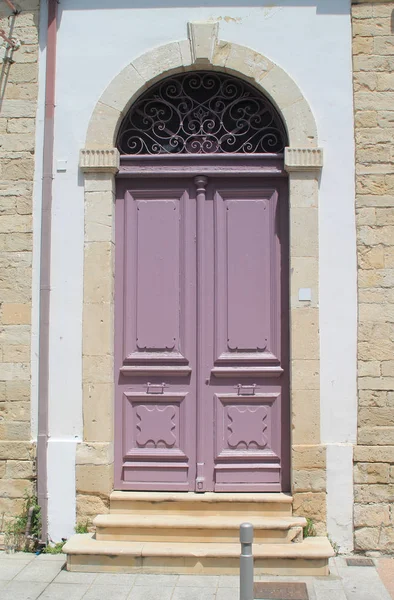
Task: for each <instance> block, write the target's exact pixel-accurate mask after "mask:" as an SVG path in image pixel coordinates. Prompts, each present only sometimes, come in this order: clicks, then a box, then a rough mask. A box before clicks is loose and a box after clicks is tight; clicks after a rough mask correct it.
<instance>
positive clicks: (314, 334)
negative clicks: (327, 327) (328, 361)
mask: <svg viewBox="0 0 394 600" xmlns="http://www.w3.org/2000/svg"><path fill="white" fill-rule="evenodd" d="M291 331H292V336H291V356H292V358H293V359H294V360H313V359H315V358H316V357H317V356H319V352H320V347H319V310H318V309H317V308H310V307H308V306H305V307H303V308H294V309H293V310H292V311H291Z"/></svg>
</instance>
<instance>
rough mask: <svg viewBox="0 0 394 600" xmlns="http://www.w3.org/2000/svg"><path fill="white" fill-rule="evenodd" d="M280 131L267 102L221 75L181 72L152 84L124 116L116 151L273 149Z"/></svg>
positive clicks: (282, 142)
mask: <svg viewBox="0 0 394 600" xmlns="http://www.w3.org/2000/svg"><path fill="white" fill-rule="evenodd" d="M286 142H287V140H286V132H285V128H284V126H283V123H282V121H281V118H280V116H279V114H278V112H277V111H276V110H275V108H274V106H273V105H272V104H271V102H270V101H269V100H268V99H267V98H265V97H264V96H263V95H261V94H259V92H258V91H257V90H256V89H255V88H253V87H252V86H251V85H249V84H247V83H245V82H244V81H242V80H240V79H236V78H235V77H231V76H230V75H226V74H223V73H212V72H205V71H194V72H192V73H186V74H184V73H182V74H181V75H177V76H175V77H171V78H168V79H165V80H164V81H161V82H160V83H158V84H156V85H154V86H153V87H152V88H151V89H150V90H149V91H148V92H146V93H145V94H144V95H143V96H141V97H140V98H139V99H138V100H137V102H136V103H135V104H133V106H132V107H131V109H130V111H129V113H128V114H127V115H126V117H125V119H124V121H123V123H122V125H121V128H120V131H119V135H118V142H117V146H118V149H119V151H120V153H121V154H210V153H227V154H228V153H230V154H233V153H245V154H253V153H267V152H272V153H278V152H283V150H284V147H285V146H286Z"/></svg>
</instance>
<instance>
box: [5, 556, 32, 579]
mask: <svg viewBox="0 0 394 600" xmlns="http://www.w3.org/2000/svg"><path fill="white" fill-rule="evenodd" d="M28 564H30V563H26V562H23V561H21V560H18V559H16V560H15V561H12V560H2V559H0V580H2V581H11V579H14V577H15V576H16V575H18V573H20V572H21V571H23V569H24V568H25V567H26V565H28Z"/></svg>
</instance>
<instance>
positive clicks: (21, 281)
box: [0, 0, 39, 523]
mask: <svg viewBox="0 0 394 600" xmlns="http://www.w3.org/2000/svg"><path fill="white" fill-rule="evenodd" d="M18 7H19V8H20V9H21V13H20V14H18V15H16V16H14V15H12V13H11V10H10V9H9V8H8V6H7V5H6V3H5V2H2V3H1V5H0V28H1V29H4V31H5V33H6V34H7V35H9V36H12V37H15V38H17V39H19V40H20V42H21V46H20V48H19V49H18V50H16V51H14V52H12V53H11V52H10V51H9V50H7V49H6V48H7V45H6V43H5V42H4V41H3V40H2V39H1V38H0V42H1V44H0V62H1V65H0V290H1V291H0V523H1V522H2V516H3V515H4V522H6V520H7V519H10V518H11V516H13V515H16V514H18V513H19V512H20V510H21V508H22V505H23V496H24V494H25V492H28V493H31V492H32V490H33V489H34V479H35V461H34V458H35V448H34V444H32V442H31V425H30V422H31V417H30V347H31V345H30V341H31V340H30V335H31V332H30V328H31V301H32V291H31V288H32V236H33V233H32V192H33V177H34V143H35V115H36V108H37V87H38V84H37V75H38V64H37V62H38V17H39V0H18ZM8 58H11V59H12V61H13V62H10V61H9V60H7V59H8Z"/></svg>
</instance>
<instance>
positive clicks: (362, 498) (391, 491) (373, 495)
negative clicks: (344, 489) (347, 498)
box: [354, 483, 394, 504]
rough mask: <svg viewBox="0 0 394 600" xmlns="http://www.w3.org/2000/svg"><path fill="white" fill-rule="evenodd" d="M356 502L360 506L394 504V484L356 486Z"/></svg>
mask: <svg viewBox="0 0 394 600" xmlns="http://www.w3.org/2000/svg"><path fill="white" fill-rule="evenodd" d="M354 501H355V502H356V503H358V504H382V503H383V504H390V503H392V502H394V485H393V484H378V483H376V484H368V483H365V484H356V485H355V486H354Z"/></svg>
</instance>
